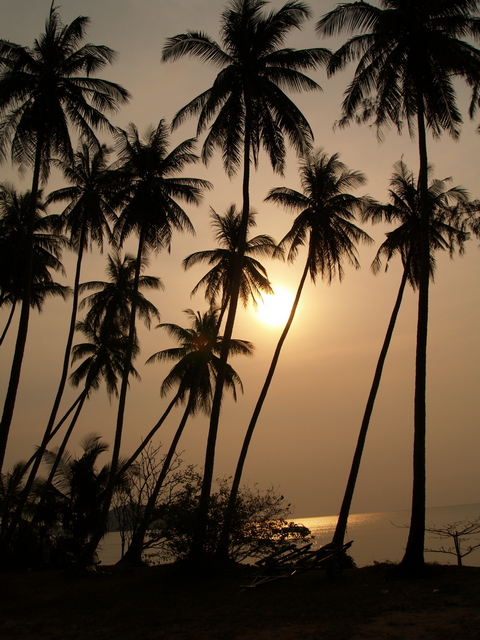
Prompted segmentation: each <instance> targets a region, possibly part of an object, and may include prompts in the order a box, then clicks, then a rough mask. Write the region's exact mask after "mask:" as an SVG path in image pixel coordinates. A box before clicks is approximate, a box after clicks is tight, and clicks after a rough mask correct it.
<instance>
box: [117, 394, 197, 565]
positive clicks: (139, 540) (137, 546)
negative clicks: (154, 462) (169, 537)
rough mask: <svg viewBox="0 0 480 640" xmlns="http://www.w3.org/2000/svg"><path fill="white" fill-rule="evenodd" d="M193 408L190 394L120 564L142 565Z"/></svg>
mask: <svg viewBox="0 0 480 640" xmlns="http://www.w3.org/2000/svg"><path fill="white" fill-rule="evenodd" d="M192 406H193V396H192V394H190V397H189V400H188V403H187V406H186V408H185V411H184V413H183V416H182V419H181V421H180V424H179V425H178V428H177V430H176V432H175V435H174V437H173V440H172V444H171V445H170V449H169V450H168V453H167V455H166V457H165V460H164V462H163V466H162V470H161V472H160V475H159V476H158V479H157V482H156V483H155V487H154V490H153V492H152V495H151V496H150V498H149V499H148V502H147V505H146V507H145V511H144V513H143V516H142V521H141V522H140V525H139V527H138V528H137V530H136V531H135V533H134V534H133V536H132V541H131V542H130V546H129V547H128V549H127V552H126V553H125V555H124V556H123V558H122V559H121V560H120V563H123V562H125V563H129V564H142V551H143V540H144V538H145V535H146V533H147V529H148V526H149V524H150V522H151V520H152V515H153V511H154V509H155V505H156V503H157V498H158V494H159V493H160V489H161V488H162V486H163V483H164V481H165V478H166V477H167V473H168V471H169V469H170V465H171V463H172V459H173V456H174V455H175V451H176V450H177V446H178V442H179V440H180V438H181V436H182V433H183V430H184V428H185V425H186V424H187V420H188V418H189V416H190V413H191V411H192Z"/></svg>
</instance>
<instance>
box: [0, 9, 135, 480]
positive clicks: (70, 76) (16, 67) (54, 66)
mask: <svg viewBox="0 0 480 640" xmlns="http://www.w3.org/2000/svg"><path fill="white" fill-rule="evenodd" d="M88 24H89V19H88V18H86V17H82V16H81V17H78V18H76V19H75V20H73V21H72V22H71V23H70V24H69V25H63V24H62V22H61V20H60V17H59V15H58V13H57V10H56V8H55V7H54V6H53V3H52V6H51V8H50V13H49V16H48V19H47V22H46V24H45V32H44V33H43V34H41V36H40V37H39V38H38V39H37V40H35V43H34V45H33V47H32V48H29V47H23V46H21V45H17V44H14V43H11V42H9V41H7V40H0V58H1V63H0V155H1V154H2V153H3V154H5V152H6V148H7V147H8V146H9V145H10V146H11V155H12V160H13V161H14V162H16V163H20V164H23V165H32V166H33V177H32V188H31V194H32V196H31V197H32V209H31V211H30V215H29V217H28V220H27V242H26V247H25V255H24V270H23V273H24V282H25V285H24V297H23V300H22V309H21V314H20V322H19V328H18V333H17V341H16V345H15V352H14V358H13V364H12V368H11V373H10V381H9V385H8V389H7V394H6V398H5V403H4V408H3V415H2V421H1V424H0V470H1V468H2V466H3V460H4V457H5V450H6V446H7V441H8V435H9V431H10V425H11V422H12V417H13V411H14V408H15V399H16V395H17V389H18V384H19V380H20V373H21V368H22V360H23V353H24V350H25V343H26V339H27V332H28V320H29V309H30V290H31V282H32V269H33V244H32V239H33V232H34V224H35V203H36V201H37V192H38V188H39V184H40V181H41V180H43V181H46V179H47V177H48V174H49V169H50V159H51V158H52V157H53V156H54V155H55V154H58V155H59V156H60V157H63V158H71V157H72V155H73V150H72V145H71V140H70V131H71V129H72V128H74V129H76V130H77V131H80V133H81V134H82V136H84V138H85V139H87V140H93V139H94V138H95V136H94V133H93V128H95V129H96V128H99V127H104V128H105V127H106V128H111V125H110V124H109V122H108V119H107V118H106V116H105V115H104V112H105V111H115V109H116V108H117V105H118V104H119V103H122V102H125V101H126V100H127V99H128V97H129V96H128V92H127V91H126V90H125V89H123V88H122V87H121V86H119V85H117V84H115V83H113V82H110V81H107V80H101V79H97V78H92V77H91V75H92V74H93V73H95V72H97V71H99V70H101V69H103V68H104V67H105V66H106V65H107V64H108V63H111V62H112V61H113V59H114V55H115V54H114V52H113V51H112V50H111V49H110V48H108V47H106V46H97V45H93V44H85V45H83V46H80V45H81V42H82V40H84V38H85V33H86V28H87V26H88ZM82 73H84V74H85V75H81V74H82Z"/></svg>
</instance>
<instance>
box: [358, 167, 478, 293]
mask: <svg viewBox="0 0 480 640" xmlns="http://www.w3.org/2000/svg"><path fill="white" fill-rule="evenodd" d="M393 170H394V172H393V175H392V179H391V180H390V190H389V196H390V204H387V205H382V204H378V203H373V204H372V205H371V206H369V207H367V208H366V209H365V210H364V211H363V212H362V217H363V219H365V220H370V221H371V222H373V223H376V222H381V221H384V220H385V221H387V222H390V223H392V222H393V223H395V222H398V223H399V226H397V227H396V228H395V229H394V230H393V231H389V232H388V233H387V234H386V236H387V238H386V240H385V241H384V242H383V243H382V245H381V246H380V248H379V249H378V251H377V254H376V256H375V259H374V261H373V263H372V269H373V271H374V273H377V272H378V271H379V270H380V268H381V266H382V258H383V259H385V261H386V266H388V263H389V261H390V260H391V259H392V258H393V257H395V256H396V255H400V257H401V260H402V264H403V266H404V268H406V269H407V278H408V281H409V283H410V285H411V286H412V287H413V288H414V289H416V288H418V284H419V279H420V238H421V234H420V196H419V190H418V186H417V181H416V179H415V177H414V175H413V173H412V171H410V170H409V169H408V167H407V165H406V164H405V163H404V162H403V160H400V161H399V162H396V163H395V165H394V167H393ZM449 180H450V178H447V179H445V180H433V181H431V183H430V186H429V189H428V202H429V209H430V230H429V240H430V277H431V279H432V280H433V278H434V274H435V268H436V259H435V253H436V252H437V251H438V250H443V251H448V252H449V253H450V255H453V253H454V251H455V247H457V248H458V249H459V251H460V253H463V251H464V242H465V240H466V239H467V238H468V233H467V232H466V231H465V230H464V229H463V225H462V224H460V225H458V224H456V221H457V219H458V217H459V216H458V213H459V211H458V207H460V208H461V209H465V207H467V203H468V194H467V192H466V191H465V190H464V189H462V188H461V187H451V188H447V183H448V181H449ZM454 204H455V205H456V207H454V206H453V205H454Z"/></svg>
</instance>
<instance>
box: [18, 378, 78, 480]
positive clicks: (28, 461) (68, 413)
mask: <svg viewBox="0 0 480 640" xmlns="http://www.w3.org/2000/svg"><path fill="white" fill-rule="evenodd" d="M87 394H88V390H87V389H86V388H84V389H83V391H82V393H81V394H80V395H79V396H78V397H77V399H76V400H75V402H73V404H72V405H71V406H70V408H69V409H68V410H67V411H66V412H65V414H64V415H63V417H62V419H61V420H60V421H59V422H57V425H56V427H55V429H53V430H52V433H51V434H50V438H49V442H50V440H51V439H52V438H54V437H55V436H56V435H57V433H58V432H59V431H60V429H61V428H62V426H63V423H64V422H65V421H66V420H67V418H68V416H69V415H70V414H71V413H72V411H73V410H74V409H75V407H76V406H77V405H78V403H79V402H83V401H84V396H86V395H87ZM39 451H40V447H39V448H38V449H37V450H36V451H35V453H34V454H33V455H32V456H30V458H29V460H27V462H26V463H25V466H24V467H23V469H24V472H26V471H27V470H28V468H29V467H30V465H31V464H33V462H35V460H36V459H37V457H38V455H39ZM42 455H43V454H42Z"/></svg>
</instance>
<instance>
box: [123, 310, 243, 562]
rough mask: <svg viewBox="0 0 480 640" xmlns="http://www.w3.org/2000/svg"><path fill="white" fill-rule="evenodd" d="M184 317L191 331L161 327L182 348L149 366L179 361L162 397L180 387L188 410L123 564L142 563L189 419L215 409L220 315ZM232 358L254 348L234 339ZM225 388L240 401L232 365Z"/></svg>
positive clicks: (159, 355) (211, 312)
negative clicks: (147, 536)
mask: <svg viewBox="0 0 480 640" xmlns="http://www.w3.org/2000/svg"><path fill="white" fill-rule="evenodd" d="M185 313H186V315H187V317H188V319H189V320H190V327H189V328H188V329H185V328H183V327H181V326H179V325H177V324H167V323H164V324H160V325H158V326H159V327H161V328H163V329H165V330H166V331H167V332H168V333H169V335H170V336H172V337H173V338H174V339H175V340H176V341H177V342H178V343H179V345H180V346H179V347H175V348H173V349H165V350H163V351H159V352H158V353H155V354H154V355H153V356H151V357H150V358H149V359H148V360H147V362H164V361H168V360H170V361H172V360H177V364H175V366H174V367H173V368H172V369H171V371H170V373H169V374H168V375H167V377H166V378H165V380H164V381H163V383H162V386H161V389H160V393H161V394H162V395H165V394H166V393H168V391H169V390H170V389H171V388H172V387H174V386H177V387H178V391H177V394H176V397H178V399H179V401H180V402H184V403H185V402H186V408H185V411H184V413H183V416H182V419H181V421H180V424H179V426H178V428H177V431H176V432H175V435H174V437H173V440H172V443H171V445H170V448H169V450H168V453H167V455H166V456H165V460H164V461H163V465H162V469H161V472H160V475H159V477H158V479H157V482H156V483H155V487H154V490H153V492H152V494H151V496H150V497H149V499H148V503H147V505H146V507H145V511H144V513H143V517H142V521H141V523H140V525H139V527H138V529H137V530H136V531H135V533H134V535H133V537H132V542H131V544H130V547H129V549H128V550H127V553H126V554H125V556H124V560H125V561H128V562H134V563H138V562H141V556H142V550H143V540H144V537H145V534H146V531H147V528H148V526H149V524H150V522H151V519H152V515H153V511H154V509H155V507H156V502H157V498H158V494H159V492H160V489H161V487H162V486H163V482H164V480H165V478H166V476H167V473H168V471H169V469H170V465H171V462H172V459H173V457H174V455H175V451H176V449H177V446H178V442H179V440H180V438H181V436H182V433H183V430H184V428H185V425H186V423H187V420H188V418H189V417H190V416H194V415H195V414H196V413H197V412H198V411H203V412H204V413H205V414H208V413H209V412H210V410H211V406H212V397H213V393H214V389H215V381H216V377H217V375H218V368H219V362H220V359H219V354H220V351H221V344H222V339H223V338H222V337H221V336H219V335H218V326H219V314H220V311H219V310H218V309H210V310H209V311H207V312H206V313H203V314H201V313H200V312H197V313H195V312H194V311H192V309H186V310H185ZM230 355H247V356H251V355H253V345H252V344H251V343H250V342H246V341H245V340H234V339H232V340H231V341H230ZM224 386H225V389H228V390H230V391H231V392H232V394H233V397H234V399H235V400H236V399H237V391H236V389H237V387H239V388H240V390H242V391H243V386H242V382H241V380H240V378H239V376H238V374H237V373H236V372H235V370H234V369H233V368H232V367H231V365H227V375H226V376H225V383H224ZM125 469H126V467H122V470H121V472H122V473H124V472H125Z"/></svg>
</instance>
